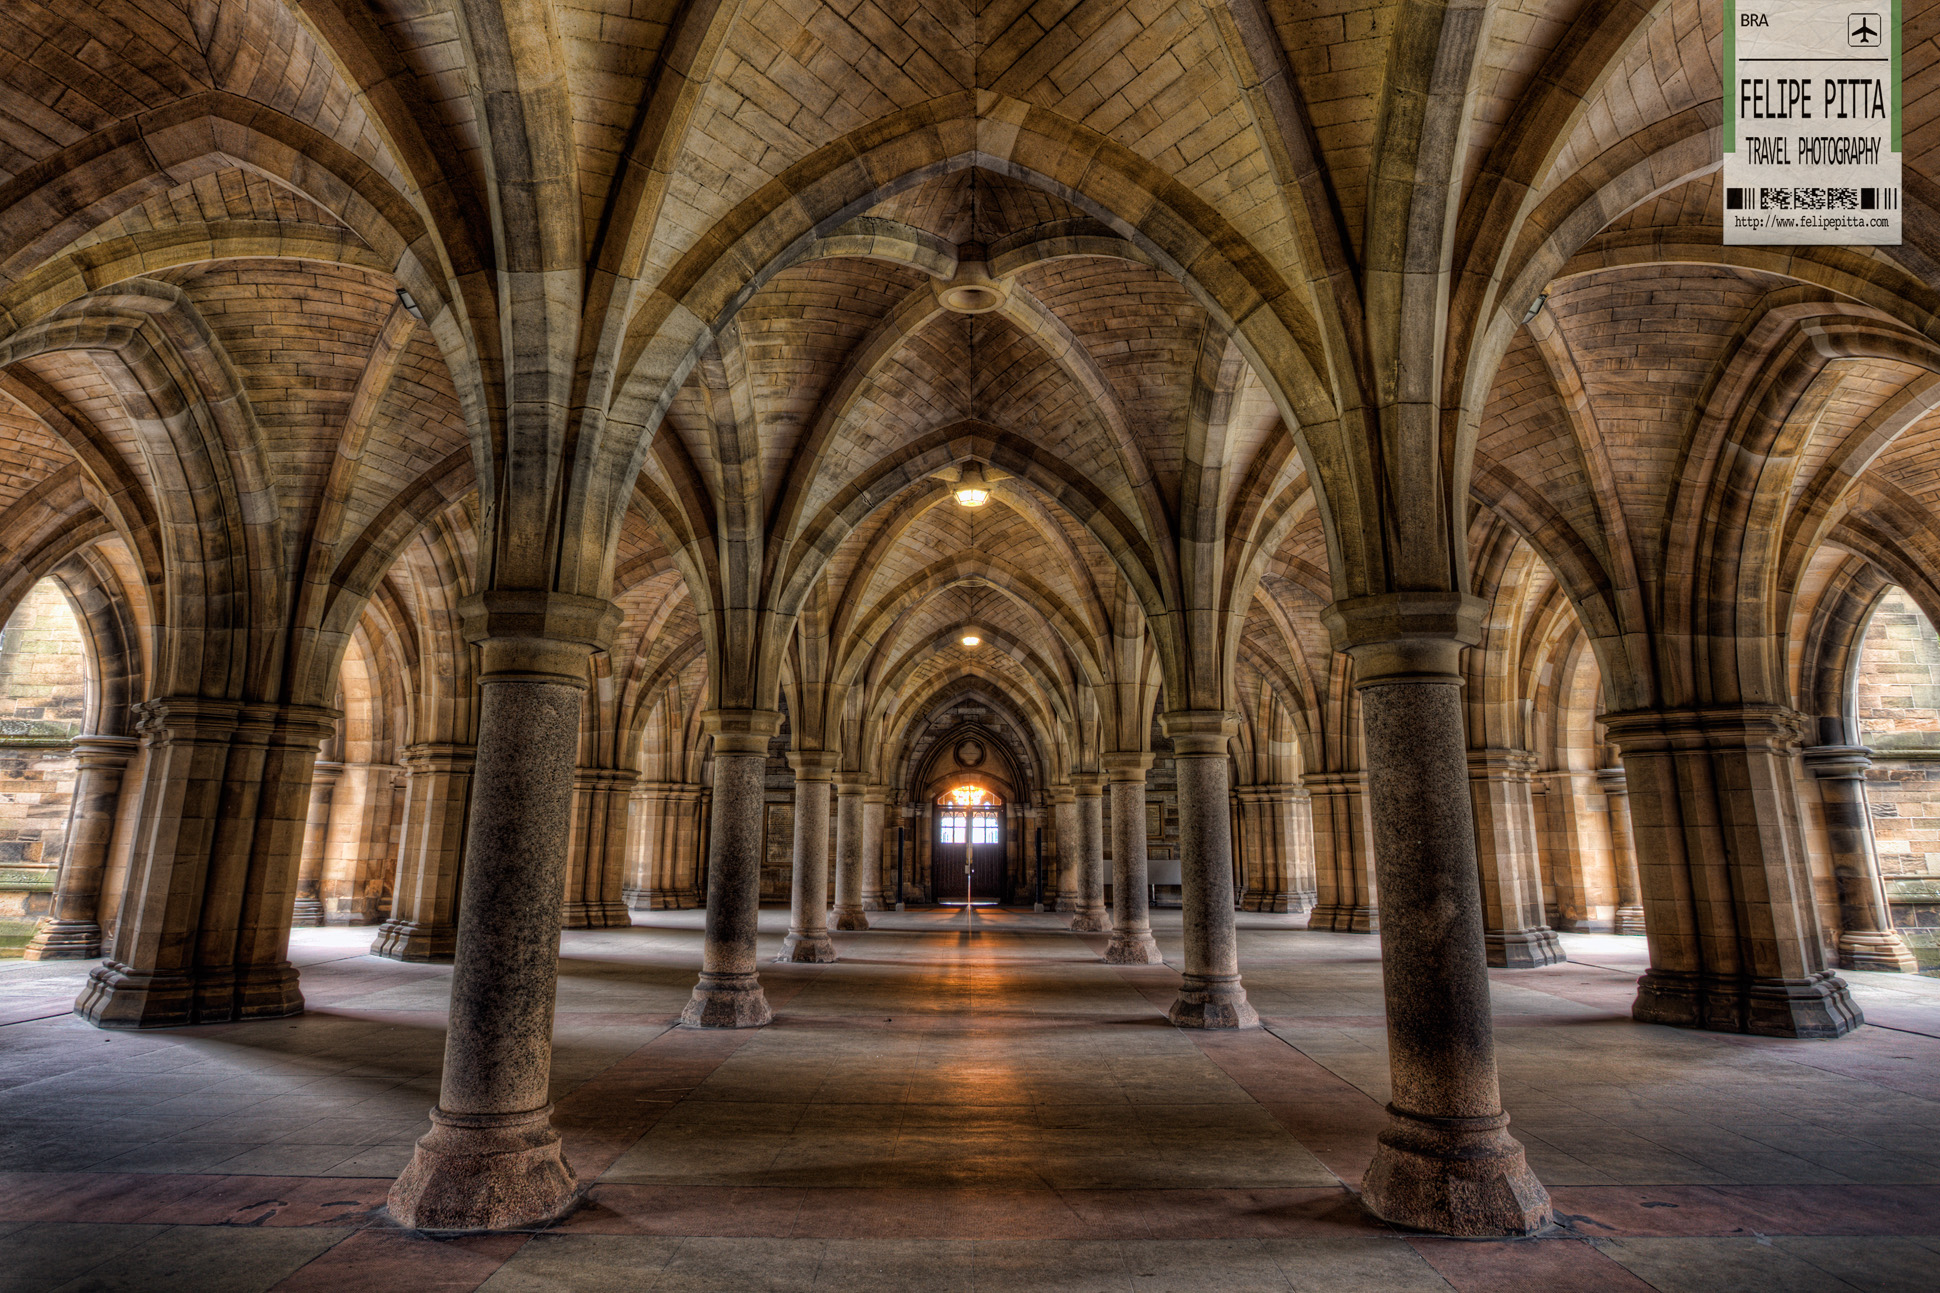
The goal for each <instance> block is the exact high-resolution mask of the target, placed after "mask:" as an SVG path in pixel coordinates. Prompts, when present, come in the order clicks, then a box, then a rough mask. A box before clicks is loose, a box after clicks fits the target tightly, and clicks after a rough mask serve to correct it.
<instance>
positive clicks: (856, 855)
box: [829, 781, 869, 930]
mask: <svg viewBox="0 0 1940 1293" xmlns="http://www.w3.org/2000/svg"><path fill="white" fill-rule="evenodd" d="M864 789H865V787H864V786H863V784H862V783H861V782H860V781H845V782H843V783H842V784H841V785H839V786H837V787H836V789H835V907H834V909H833V910H832V911H830V912H829V926H830V928H832V929H838V930H858V929H867V928H869V917H868V916H867V915H865V914H864V907H863V900H862V899H863V884H864V878H863V847H862V841H863V836H864V833H865V828H864V825H863V809H862V796H863V791H864Z"/></svg>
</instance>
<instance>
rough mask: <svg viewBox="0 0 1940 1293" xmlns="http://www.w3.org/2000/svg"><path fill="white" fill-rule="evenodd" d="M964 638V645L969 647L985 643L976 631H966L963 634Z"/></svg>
mask: <svg viewBox="0 0 1940 1293" xmlns="http://www.w3.org/2000/svg"><path fill="white" fill-rule="evenodd" d="M962 640H963V645H965V646H967V647H973V646H980V645H982V643H983V639H982V638H980V637H978V636H977V635H976V634H975V633H965V634H964V635H963V639H962Z"/></svg>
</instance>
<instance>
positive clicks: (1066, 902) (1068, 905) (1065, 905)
mask: <svg viewBox="0 0 1940 1293" xmlns="http://www.w3.org/2000/svg"><path fill="white" fill-rule="evenodd" d="M1057 909H1058V910H1059V911H1076V910H1078V900H1077V899H1076V898H1064V897H1060V898H1059V899H1058V907H1057Z"/></svg>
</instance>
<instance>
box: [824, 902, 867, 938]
mask: <svg viewBox="0 0 1940 1293" xmlns="http://www.w3.org/2000/svg"><path fill="white" fill-rule="evenodd" d="M829 928H830V929H833V930H839V931H841V932H842V933H845V934H853V933H855V932H856V931H858V930H864V929H867V928H869V917H868V916H866V915H864V914H863V910H862V908H860V907H834V908H831V909H830V910H829Z"/></svg>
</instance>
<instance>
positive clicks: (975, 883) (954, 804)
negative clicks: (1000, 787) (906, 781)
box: [930, 785, 1004, 907]
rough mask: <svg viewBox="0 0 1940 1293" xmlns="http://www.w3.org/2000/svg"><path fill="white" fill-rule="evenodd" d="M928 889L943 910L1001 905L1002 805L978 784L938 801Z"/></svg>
mask: <svg viewBox="0 0 1940 1293" xmlns="http://www.w3.org/2000/svg"><path fill="white" fill-rule="evenodd" d="M930 885H931V888H930V892H931V893H932V894H934V895H935V898H936V901H937V902H938V903H939V904H941V905H943V906H954V907H961V906H963V905H964V903H965V902H970V903H973V904H976V905H979V906H983V905H989V906H995V905H996V904H997V903H999V902H1001V901H1003V897H1004V802H1003V800H1001V799H999V798H998V797H997V796H996V795H994V794H992V793H991V792H990V791H988V790H986V789H984V788H983V787H982V786H974V785H961V786H953V787H951V788H950V789H949V790H946V791H944V792H943V794H942V795H941V796H940V797H938V799H937V801H936V838H935V840H934V841H932V844H931V848H930Z"/></svg>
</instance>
